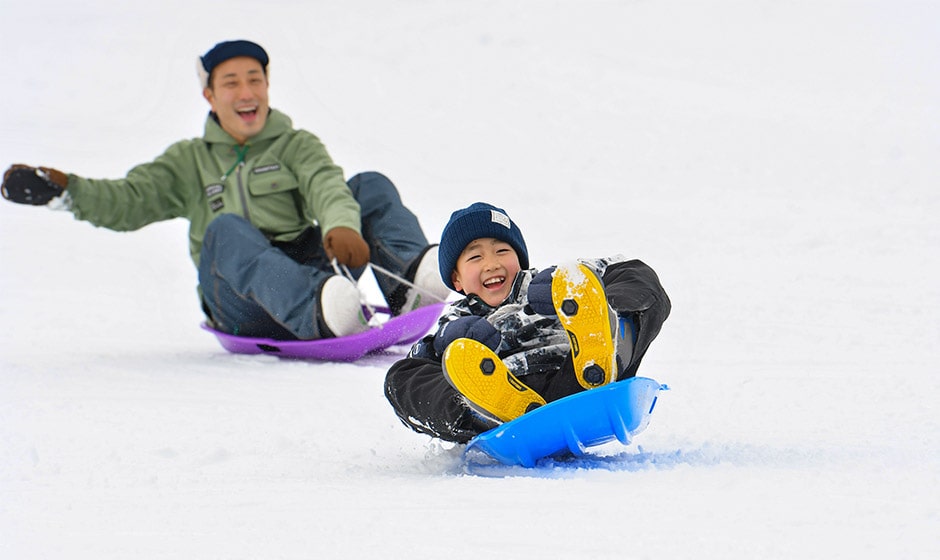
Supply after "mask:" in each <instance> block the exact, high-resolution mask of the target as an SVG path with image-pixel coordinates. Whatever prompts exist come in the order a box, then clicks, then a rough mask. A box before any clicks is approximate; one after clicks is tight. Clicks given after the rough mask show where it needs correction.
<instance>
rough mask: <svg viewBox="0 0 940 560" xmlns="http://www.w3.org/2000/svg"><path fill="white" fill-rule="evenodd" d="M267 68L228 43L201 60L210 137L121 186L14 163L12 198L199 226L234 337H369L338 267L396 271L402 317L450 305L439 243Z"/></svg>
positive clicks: (113, 223)
mask: <svg viewBox="0 0 940 560" xmlns="http://www.w3.org/2000/svg"><path fill="white" fill-rule="evenodd" d="M267 68H268V54H267V53H266V52H265V50H264V49H263V48H262V47H261V46H260V45H257V44H255V43H252V42H250V41H244V40H238V41H226V42H222V43H219V44H217V45H216V46H214V47H213V48H212V49H210V50H209V52H207V53H206V54H205V56H202V57H200V59H199V63H198V70H199V76H200V81H201V85H202V87H203V96H204V97H205V99H206V100H207V101H208V102H209V105H210V107H211V109H210V112H209V116H208V117H207V119H206V125H205V133H204V135H203V137H202V138H196V139H191V140H183V141H180V142H177V143H175V144H173V145H172V146H170V147H169V148H167V150H166V151H165V152H164V153H163V154H162V155H160V156H159V157H157V158H156V159H155V160H153V161H152V162H149V163H144V164H141V165H138V166H136V167H134V168H133V169H131V170H130V171H129V172H128V174H127V176H126V177H124V178H123V179H116V180H105V179H88V178H84V177H79V176H76V175H74V174H65V173H63V172H61V171H58V170H55V169H52V168H48V167H39V168H34V167H29V166H26V165H22V164H16V165H13V166H11V167H10V168H9V169H8V170H7V171H6V173H5V174H4V177H3V185H2V194H3V197H4V198H7V199H8V200H11V201H13V202H18V203H23V204H33V205H46V206H48V207H50V208H53V209H66V210H70V211H71V212H72V213H73V214H74V215H75V217H76V218H78V219H81V220H86V221H89V222H91V223H93V224H95V225H97V226H101V227H106V228H109V229H113V230H117V231H130V230H135V229H139V228H141V227H143V226H145V225H147V224H149V223H153V222H156V221H160V220H168V219H171V218H178V217H182V218H186V219H188V220H189V221H190V229H189V238H190V254H191V256H192V259H193V262H194V263H195V265H196V267H197V269H198V278H199V292H200V296H201V299H202V304H203V310H204V311H205V312H206V314H207V316H208V317H209V320H210V322H211V323H212V324H213V325H214V326H215V327H216V328H217V329H219V330H222V331H224V332H228V333H230V334H236V335H244V336H258V337H268V338H276V339H286V340H290V339H318V338H328V337H333V336H344V335H348V334H352V333H355V332H359V331H361V330H364V329H365V328H366V322H365V319H364V317H363V315H362V310H361V305H360V292H359V290H358V288H357V287H356V285H355V284H354V283H353V282H351V281H350V280H349V279H348V278H347V277H346V276H345V275H339V274H336V273H335V270H336V267H335V266H334V265H335V264H336V263H338V264H340V265H344V266H346V267H348V268H350V269H352V274H353V276H354V277H358V275H359V274H361V273H362V271H363V268H364V265H366V264H367V263H369V262H370V260H371V262H374V263H375V264H376V265H378V267H377V268H380V269H381V270H386V271H388V272H390V273H392V274H391V275H385V274H382V275H379V274H377V275H376V279H377V281H378V284H379V288H380V289H381V290H382V293H383V295H384V296H385V298H386V300H387V302H388V304H389V307H390V308H391V309H392V312H393V313H401V312H404V311H408V310H410V309H414V308H415V307H418V306H420V305H422V304H427V303H431V301H433V299H435V298H438V299H444V298H445V297H446V295H447V293H448V290H447V288H446V287H445V286H444V285H443V283H442V282H441V281H440V279H439V278H438V276H437V270H436V269H437V260H438V259H437V246H436V245H429V243H428V241H427V238H426V237H425V235H424V233H423V232H422V230H421V226H420V225H419V224H418V220H417V218H416V217H415V216H414V214H412V213H411V212H410V211H409V210H408V209H407V208H406V207H405V206H404V205H403V204H402V201H401V199H400V197H399V194H398V192H397V190H396V188H395V186H394V185H393V184H392V183H391V181H389V180H388V179H387V178H386V177H384V176H383V175H381V174H378V173H374V172H369V173H362V174H359V175H356V176H354V177H352V178H351V179H350V180H349V182H348V183H347V182H346V181H345V180H344V177H343V172H342V169H340V168H339V167H338V166H337V165H335V164H334V163H333V161H332V159H331V158H330V156H329V154H328V153H327V152H326V149H325V148H324V146H323V145H322V144H321V143H320V141H319V139H318V138H317V137H316V136H314V135H313V134H311V133H309V132H307V131H304V130H299V129H294V128H293V125H292V123H291V120H290V118H289V117H287V116H286V115H285V114H283V113H281V112H279V111H277V110H276V109H272V108H270V107H269V105H268V72H267ZM396 276H397V278H396ZM401 279H405V280H407V282H401V281H400V280H401Z"/></svg>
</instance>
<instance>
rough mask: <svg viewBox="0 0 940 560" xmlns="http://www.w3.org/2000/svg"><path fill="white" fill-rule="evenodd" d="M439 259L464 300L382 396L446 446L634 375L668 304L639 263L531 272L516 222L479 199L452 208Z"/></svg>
mask: <svg viewBox="0 0 940 560" xmlns="http://www.w3.org/2000/svg"><path fill="white" fill-rule="evenodd" d="M438 261H439V268H440V275H441V279H442V280H443V281H444V284H446V285H447V286H448V287H449V288H451V289H453V290H454V291H457V292H460V293H461V294H463V295H464V296H465V297H464V298H463V299H461V300H458V301H456V302H454V303H452V304H451V305H450V306H449V307H448V308H447V309H446V310H445V312H444V315H443V317H442V318H441V321H440V323H439V326H438V329H437V331H436V332H435V333H434V334H432V335H429V336H427V337H425V338H424V339H422V340H421V341H419V342H418V343H416V344H415V345H414V347H412V349H411V351H410V352H409V354H408V356H407V357H406V358H404V359H402V360H399V361H398V362H396V363H395V364H393V365H392V367H391V368H390V369H389V371H388V374H387V375H386V378H385V395H386V397H387V398H388V400H389V402H390V403H391V405H392V408H393V409H394V410H395V413H396V414H397V415H398V417H399V418H400V419H401V421H402V422H403V423H404V424H405V425H406V426H408V427H410V428H411V429H413V430H415V431H417V432H420V433H424V434H429V435H431V436H433V437H438V438H441V439H443V440H447V441H453V442H457V443H466V442H467V441H469V440H470V439H472V438H473V437H474V436H476V435H478V434H480V433H482V432H484V431H486V430H489V429H491V428H493V427H495V426H496V425H498V424H499V423H501V422H506V421H509V420H512V419H514V418H516V417H518V416H520V415H522V414H525V413H526V412H528V411H530V410H532V409H534V408H536V407H538V406H541V405H543V404H545V403H547V402H551V401H553V400H557V399H559V398H562V397H565V396H568V395H571V394H574V393H577V392H580V391H584V390H587V389H592V388H595V387H600V386H602V385H605V384H607V383H612V382H615V381H619V380H622V379H626V378H629V377H633V376H634V375H636V371H637V368H638V367H639V364H640V360H641V359H642V357H643V356H644V354H645V353H646V350H647V348H648V347H649V344H650V343H651V342H652V341H653V339H654V338H655V337H656V336H657V334H658V333H659V330H660V328H661V326H662V323H663V321H665V320H666V317H668V315H669V312H670V309H671V304H670V301H669V298H668V296H667V295H666V292H665V291H664V290H663V288H662V286H661V284H660V283H659V278H658V277H657V276H656V273H655V272H653V270H652V269H651V268H649V267H648V266H647V265H645V264H644V263H642V262H640V261H638V260H629V261H628V260H625V259H623V258H622V257H613V258H604V259H581V260H579V261H577V262H575V263H572V264H571V265H568V266H559V267H550V268H547V269H543V270H541V271H540V270H538V269H534V268H531V269H530V268H529V253H528V248H527V247H526V243H525V239H524V238H523V236H522V232H521V231H520V229H519V227H518V226H517V225H516V224H515V222H513V221H512V220H511V219H510V218H509V215H508V214H507V213H506V211H505V210H503V209H501V208H497V207H495V206H493V205H491V204H487V203H483V202H477V203H474V204H472V205H470V206H468V207H467V208H463V209H460V210H457V211H456V212H454V213H453V214H452V215H451V217H450V220H449V221H448V223H447V225H446V226H445V228H444V231H443V233H442V234H441V243H440V245H439V247H438Z"/></svg>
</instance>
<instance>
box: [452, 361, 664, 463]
mask: <svg viewBox="0 0 940 560" xmlns="http://www.w3.org/2000/svg"><path fill="white" fill-rule="evenodd" d="M664 389H666V386H665V385H660V384H659V383H657V382H656V381H654V380H653V379H649V378H646V377H632V378H630V379H625V380H623V381H618V382H616V383H611V384H610V385H605V386H603V387H599V388H597V389H591V390H590V391H584V392H582V393H577V394H574V395H571V396H568V397H565V398H563V399H559V400H557V401H554V402H550V403H548V404H546V405H544V406H541V407H539V408H537V409H535V410H533V411H532V412H529V413H526V414H523V415H522V416H520V417H519V418H516V419H515V420H513V421H511V422H506V423H505V424H502V425H500V426H499V427H496V428H493V429H492V430H489V431H487V432H484V433H482V434H480V435H478V436H477V437H475V438H473V439H472V440H470V443H468V444H467V449H466V452H470V451H472V450H479V451H482V452H484V453H486V454H487V455H489V456H491V457H493V458H494V459H496V460H497V461H499V462H500V463H503V464H505V465H522V466H523V467H534V466H535V463H536V461H538V460H539V459H541V458H543V457H550V456H553V455H558V454H561V453H564V452H566V451H567V452H570V453H572V454H574V455H575V456H578V457H580V456H581V455H583V454H584V452H585V450H586V449H587V448H588V447H593V446H596V445H601V444H604V443H608V442H610V441H613V440H615V439H616V440H619V441H620V442H621V443H623V444H624V445H626V444H629V443H630V440H631V439H632V437H633V436H634V435H636V434H638V433H640V432H642V431H643V430H644V429H646V426H647V424H649V420H650V414H651V413H652V412H653V407H654V406H655V405H656V398H657V395H658V394H659V391H661V390H664Z"/></svg>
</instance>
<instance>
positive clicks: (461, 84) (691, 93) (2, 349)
mask: <svg viewBox="0 0 940 560" xmlns="http://www.w3.org/2000/svg"><path fill="white" fill-rule="evenodd" d="M0 14H2V19H3V21H4V22H5V23H7V25H5V26H4V33H3V34H0V52H2V53H3V61H4V71H5V73H4V75H5V81H4V85H3V87H2V88H0V101H2V106H3V107H5V108H6V110H7V115H6V118H4V119H3V122H2V123H0V154H2V158H0V165H2V166H6V165H7V164H9V163H14V162H25V163H30V164H35V165H40V164H43V165H52V166H55V167H57V168H59V169H62V170H65V171H71V172H75V173H78V174H82V175H86V176H93V177H118V176H122V175H123V174H124V173H125V172H126V171H127V170H128V169H129V168H130V167H131V166H132V165H134V164H136V163H139V162H143V161H149V160H150V159H152V158H153V157H154V156H156V155H157V154H159V153H160V152H162V150H163V149H164V148H165V147H166V146H168V145H169V144H170V143H172V142H174V141H176V140H178V139H181V138H185V137H193V136H198V135H199V134H201V129H202V122H203V119H204V115H205V112H206V110H207V108H208V106H207V104H206V103H205V101H204V100H203V99H201V98H200V92H199V87H198V85H197V78H196V73H195V70H194V64H195V59H196V56H197V55H199V54H201V53H203V52H205V51H206V50H207V49H208V48H209V47H210V46H212V45H213V44H214V43H216V42H218V41H220V40H225V39H233V38H240V37H246V38H251V39H254V40H257V41H258V42H260V43H261V44H263V45H264V46H265V47H266V48H267V50H268V52H269V53H270V55H271V57H272V66H271V79H272V85H271V92H270V93H271V102H272V105H273V106H274V107H277V108H279V109H283V110H284V111H285V112H286V113H287V114H289V115H290V116H291V117H292V118H293V119H294V122H295V124H296V125H297V126H300V127H303V128H307V129H309V130H312V131H313V132H314V133H316V134H317V135H318V136H320V137H321V138H322V139H323V141H324V142H325V143H326V145H327V147H328V148H329V150H330V151H331V153H332V155H333V157H334V159H335V160H336V161H337V162H338V163H340V164H341V165H342V166H343V167H344V169H345V170H346V171H347V173H349V174H352V173H355V172H358V171H365V170H370V169H376V170H380V171H382V172H384V173H386V174H387V175H389V176H390V177H391V178H392V179H393V180H394V181H395V182H396V184H397V185H398V186H399V188H400V189H401V191H402V196H403V198H404V199H405V202H406V203H407V204H408V205H409V206H410V207H411V208H412V209H413V210H414V211H415V212H416V213H417V214H418V216H419V217H420V219H421V222H422V224H423V226H424V227H425V229H426V231H427V233H428V235H429V237H431V238H434V237H436V236H439V234H440V231H441V229H442V228H443V225H444V223H446V220H447V217H448V216H449V215H450V212H452V211H453V210H455V209H456V208H459V207H461V206H465V205H467V204H469V203H471V202H474V201H477V200H484V201H488V202H491V203H493V204H496V205H497V206H500V207H502V208H505V209H506V210H507V211H508V213H509V214H510V215H511V216H512V217H513V218H514V219H515V220H516V221H517V222H518V223H519V224H520V226H521V227H522V229H523V232H524V233H525V235H526V238H527V241H528V244H529V247H530V256H531V260H532V262H533V264H535V265H538V266H547V265H550V264H554V263H556V262H562V261H565V260H570V259H572V258H574V257H577V256H604V255H609V254H615V253H624V254H626V255H628V256H631V257H636V258H640V259H643V260H644V261H645V262H647V263H649V264H650V265H651V266H653V268H655V269H656V270H657V272H658V273H659V275H660V277H661V279H662V281H663V283H664V285H665V286H666V288H667V290H668V292H669V294H670V295H671V297H672V300H673V304H674V310H673V315H672V316H671V317H670V318H669V320H668V321H667V323H666V324H665V326H664V328H663V331H662V333H661V335H660V337H659V339H658V340H657V341H656V342H655V343H654V344H653V346H652V347H651V349H650V352H649V354H648V355H647V358H646V360H645V361H644V365H643V366H642V368H641V370H640V374H641V375H644V376H647V377H652V378H654V379H656V380H657V381H660V382H663V383H668V384H669V386H670V387H671V390H670V391H668V392H666V393H664V394H663V395H662V396H661V397H660V399H659V403H658V404H657V407H656V411H655V412H654V414H653V418H652V421H651V423H650V425H649V427H648V429H647V430H646V431H645V432H643V433H642V434H640V435H639V436H637V438H636V439H635V441H634V443H633V444H631V445H630V446H628V447H623V446H620V447H617V446H615V447H613V448H610V449H608V448H606V447H605V449H604V450H603V451H604V453H605V456H604V457H602V458H598V459H596V460H594V461H586V462H582V463H576V464H575V465H572V466H569V467H567V468H552V467H553V466H554V465H548V466H546V467H543V468H539V469H534V470H523V469H511V470H508V471H505V472H500V473H482V474H481V473H473V472H468V469H467V467H466V464H465V463H464V462H463V459H462V457H461V449H460V448H459V447H458V448H455V447H453V446H450V445H445V444H441V443H440V442H437V441H434V440H431V439H429V438H427V437H426V436H421V435H418V434H416V433H413V432H411V431H410V430H408V429H406V428H405V427H404V426H402V425H401V424H400V423H399V422H398V420H397V419H396V418H395V416H394V414H393V412H392V410H391V408H390V407H389V406H388V404H387V402H386V401H385V399H384V396H383V393H382V382H383V379H384V373H385V371H386V369H387V368H388V366H389V365H390V364H391V363H392V362H393V361H394V360H395V359H396V358H397V357H399V356H400V355H401V354H402V353H403V352H404V351H405V350H404V349H398V350H396V351H395V352H393V353H388V354H384V355H378V356H371V357H369V358H367V359H365V360H363V361H361V362H358V363H354V364H323V363H306V362H296V361H279V360H277V359H275V358H271V357H267V356H257V357H246V356H236V355H230V354H226V353H225V352H224V351H223V350H222V349H221V347H220V346H219V345H218V343H217V342H216V340H215V339H214V338H213V337H212V336H211V335H209V334H207V333H205V332H203V331H202V330H200V329H199V327H198V325H199V322H200V320H201V317H200V312H199V308H198V305H197V302H196V297H195V271H194V270H193V267H192V264H191V263H190V261H189V259H188V255H187V242H186V240H187V238H186V224H185V223H183V222H180V221H173V222H166V223H161V224H155V225H152V226H148V227H146V228H144V229H143V230H141V231H139V232H134V233H115V232H110V231H106V230H102V229H96V228H93V227H91V226H89V225H88V224H85V223H79V222H75V221H74V220H72V219H71V218H70V216H69V215H67V214H64V213H53V212H48V211H46V210H44V209H34V208H28V207H23V206H18V205H13V204H9V203H5V202H4V203H0V252H2V257H0V260H2V266H0V293H2V299H0V331H2V332H3V337H2V339H0V356H2V357H0V557H2V558H17V559H32V558H95V559H107V558H129V557H133V558H138V559H157V558H311V557H315V558H339V557H342V558H372V557H383V558H409V559H421V558H445V557H446V558H450V559H454V560H458V559H463V558H480V557H487V556H494V555H497V556H498V557H506V558H573V557H577V558H597V559H603V558H618V559H621V558H690V557H698V558H862V557H872V558H879V557H891V558H934V557H937V555H938V553H940V536H938V535H940V533H938V531H937V527H938V522H940V419H938V415H937V413H936V408H935V407H936V406H937V403H938V402H940V390H938V389H940V380H938V379H940V378H938V376H937V373H938V369H940V368H938V366H940V360H938V354H937V349H936V348H937V343H938V341H940V287H938V286H940V283H938V281H937V278H938V271H940V259H938V257H940V254H938V247H940V220H938V219H937V216H938V215H940V190H938V188H937V185H940V163H938V160H937V157H936V156H937V154H938V153H940V129H938V126H937V123H938V122H940V104H938V100H940V64H938V63H940V56H938V53H940V33H938V31H940V29H938V26H937V22H938V21H940V6H938V5H937V4H936V3H933V2H923V1H916V0H892V1H887V0H869V1H861V0H860V1H856V2H850V1H847V0H817V1H815V2H809V1H795V2H773V1H770V0H753V1H750V2H735V1H731V0H714V1H712V2H708V3H699V2H694V1H691V0H662V1H658V2H637V1H634V2H602V1H586V2H576V1H574V0H557V1H551V2H545V1H538V2H537V1H535V0H521V1H517V2H499V1H497V0H478V1H475V2H459V3H457V2H427V1H422V0H402V1H399V2H394V3H393V2H380V1H376V0H352V1H347V2H342V3H339V2H292V1H290V0H270V1H269V2H265V3H264V4H263V5H261V4H257V3H255V2H244V1H238V0H233V1H229V2H225V3H222V2H219V3H215V2H204V1H198V0H196V1H194V0H189V1H186V2H183V1H181V0H165V1H164V2H159V3H145V4H140V3H126V2H117V1H115V0H91V1H89V2H79V3H61V2H47V1H43V0H37V1H33V2H21V3H13V2H7V3H5V4H3V6H2V7H0ZM486 474H490V475H493V474H500V475H504V476H484V475H486Z"/></svg>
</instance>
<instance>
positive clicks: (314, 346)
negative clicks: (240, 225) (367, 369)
mask: <svg viewBox="0 0 940 560" xmlns="http://www.w3.org/2000/svg"><path fill="white" fill-rule="evenodd" d="M445 305H446V304H445V303H436V304H433V305H428V306H425V307H419V308H418V309H415V310H414V311H411V312H409V313H405V314H404V315H399V316H397V317H390V318H389V319H388V320H387V321H385V322H384V323H382V324H381V326H379V327H373V328H371V329H369V330H367V331H365V332H361V333H358V334H351V335H349V336H343V337H339V338H323V339H319V340H274V339H271V338H253V337H247V336H236V335H233V334H227V333H224V332H221V331H217V330H215V329H213V328H212V327H211V326H209V325H207V324H206V323H203V324H202V328H203V329H205V330H207V331H209V332H211V333H212V334H214V335H215V336H216V338H218V339H219V343H220V344H222V347H223V348H225V349H226V350H228V351H229V352H232V353H234V354H271V355H273V356H280V357H283V358H298V359H305V360H324V361H335V362H352V361H355V360H358V359H359V358H361V357H363V356H365V355H366V354H369V353H370V352H377V351H379V350H384V349H385V348H388V347H390V346H395V345H398V344H411V343H413V342H415V341H417V340H419V339H420V338H421V337H423V336H424V335H426V334H427V333H428V332H429V331H430V330H431V328H432V327H434V326H435V325H436V324H437V320H438V318H439V317H440V316H441V312H442V311H443V309H444V306H445ZM376 314H377V315H386V316H387V315H388V310H384V309H377V310H376Z"/></svg>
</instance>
